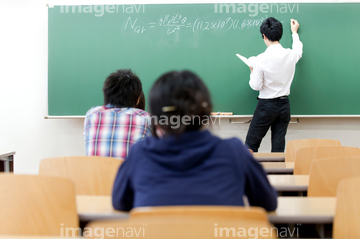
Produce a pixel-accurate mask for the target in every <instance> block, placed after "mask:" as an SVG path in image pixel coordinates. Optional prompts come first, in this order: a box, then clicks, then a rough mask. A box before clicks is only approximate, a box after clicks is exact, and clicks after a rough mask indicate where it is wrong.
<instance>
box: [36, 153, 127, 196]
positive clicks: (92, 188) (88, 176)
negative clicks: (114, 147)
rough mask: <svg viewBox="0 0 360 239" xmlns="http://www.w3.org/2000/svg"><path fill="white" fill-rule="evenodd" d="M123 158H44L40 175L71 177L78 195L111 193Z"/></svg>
mask: <svg viewBox="0 0 360 239" xmlns="http://www.w3.org/2000/svg"><path fill="white" fill-rule="evenodd" d="M122 162H123V160H122V159H116V158H111V157H100V156H74V157H59V158H48V159H43V160H42V161H41V162H40V170H39V174H40V175H48V176H57V177H65V178H69V179H71V180H72V181H73V182H74V185H75V192H76V195H111V192H112V187H113V184H114V180H115V177H116V173H117V171H118V169H119V167H120V165H121V163H122Z"/></svg>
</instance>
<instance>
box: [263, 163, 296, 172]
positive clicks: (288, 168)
mask: <svg viewBox="0 0 360 239" xmlns="http://www.w3.org/2000/svg"><path fill="white" fill-rule="evenodd" d="M260 164H261V165H262V166H263V167H264V169H265V171H266V172H267V173H290V174H292V173H293V172H294V162H260Z"/></svg>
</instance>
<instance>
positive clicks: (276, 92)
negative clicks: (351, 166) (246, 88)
mask: <svg viewBox="0 0 360 239" xmlns="http://www.w3.org/2000/svg"><path fill="white" fill-rule="evenodd" d="M292 38H293V44H292V49H288V48H283V47H282V46H281V44H273V45H270V46H269V47H268V48H267V49H266V50H265V52H263V53H261V54H260V55H258V56H257V57H256V63H255V65H254V68H253V72H252V73H251V74H250V82H249V84H250V87H251V88H252V89H253V90H258V91H259V98H260V99H273V98H277V97H280V96H287V95H289V94H290V86H291V83H292V81H293V79H294V74H295V65H296V63H297V62H298V61H299V60H300V58H301V56H302V53H303V44H302V42H301V41H300V39H299V35H298V34H297V33H293V34H292Z"/></svg>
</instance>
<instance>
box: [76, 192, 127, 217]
mask: <svg viewBox="0 0 360 239" xmlns="http://www.w3.org/2000/svg"><path fill="white" fill-rule="evenodd" d="M76 208H77V211H78V215H79V219H80V221H92V220H95V219H115V218H116V219H119V218H127V217H128V213H127V212H121V211H117V210H115V209H114V208H113V207H112V202H111V196H76Z"/></svg>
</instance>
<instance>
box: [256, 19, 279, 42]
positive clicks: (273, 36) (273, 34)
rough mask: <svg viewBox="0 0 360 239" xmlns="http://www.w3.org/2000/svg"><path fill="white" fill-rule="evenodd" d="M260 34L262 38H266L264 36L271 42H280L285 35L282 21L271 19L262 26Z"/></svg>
mask: <svg viewBox="0 0 360 239" xmlns="http://www.w3.org/2000/svg"><path fill="white" fill-rule="evenodd" d="M260 33H261V36H262V37H264V36H263V34H264V35H265V36H266V37H267V38H268V39H269V40H270V41H280V39H281V37H282V34H283V27H282V24H281V22H280V21H278V20H276V19H275V18H273V17H269V18H266V19H265V20H264V21H263V23H262V24H261V26H260Z"/></svg>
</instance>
